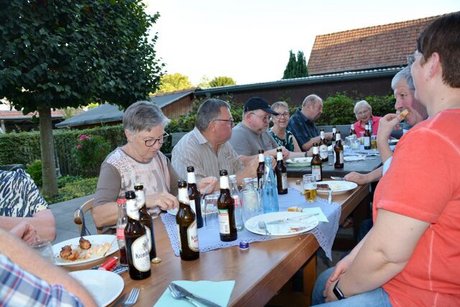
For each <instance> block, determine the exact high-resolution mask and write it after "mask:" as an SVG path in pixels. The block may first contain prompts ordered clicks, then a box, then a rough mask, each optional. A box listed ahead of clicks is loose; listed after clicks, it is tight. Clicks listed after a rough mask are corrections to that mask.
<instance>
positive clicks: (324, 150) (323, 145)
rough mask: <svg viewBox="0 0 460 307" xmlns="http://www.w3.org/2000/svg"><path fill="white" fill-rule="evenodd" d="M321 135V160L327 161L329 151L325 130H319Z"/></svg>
mask: <svg viewBox="0 0 460 307" xmlns="http://www.w3.org/2000/svg"><path fill="white" fill-rule="evenodd" d="M319 137H320V139H321V141H320V142H319V156H320V158H321V161H323V162H327V161H329V153H328V151H327V141H326V138H325V136H324V130H323V129H321V130H320V132H319Z"/></svg>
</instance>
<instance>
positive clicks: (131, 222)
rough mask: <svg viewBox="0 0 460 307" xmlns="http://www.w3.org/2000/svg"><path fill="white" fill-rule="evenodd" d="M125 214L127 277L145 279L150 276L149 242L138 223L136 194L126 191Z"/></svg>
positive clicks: (142, 227)
mask: <svg viewBox="0 0 460 307" xmlns="http://www.w3.org/2000/svg"><path fill="white" fill-rule="evenodd" d="M125 197H126V214H127V215H128V223H127V224H126V228H125V242H126V256H127V258H128V270H129V277H131V278H132V279H136V280H139V279H145V278H147V277H149V276H150V257H149V242H148V237H147V234H146V232H145V227H144V226H143V225H142V224H141V222H139V208H138V207H137V202H136V194H135V193H134V191H127V192H126V193H125Z"/></svg>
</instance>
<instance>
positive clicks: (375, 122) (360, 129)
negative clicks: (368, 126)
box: [353, 116, 381, 138]
mask: <svg viewBox="0 0 460 307" xmlns="http://www.w3.org/2000/svg"><path fill="white" fill-rule="evenodd" d="M380 118H381V117H380V116H372V135H377V131H378V130H379V122H380ZM353 126H354V127H355V132H356V136H357V137H359V138H360V137H362V136H363V135H364V130H365V129H364V128H365V126H363V125H362V124H361V121H359V120H358V121H357V122H356V123H354V124H353Z"/></svg>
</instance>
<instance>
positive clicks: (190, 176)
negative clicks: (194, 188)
mask: <svg viewBox="0 0 460 307" xmlns="http://www.w3.org/2000/svg"><path fill="white" fill-rule="evenodd" d="M187 183H196V178H195V173H193V172H190V173H187Z"/></svg>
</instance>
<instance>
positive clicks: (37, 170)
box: [26, 160, 42, 187]
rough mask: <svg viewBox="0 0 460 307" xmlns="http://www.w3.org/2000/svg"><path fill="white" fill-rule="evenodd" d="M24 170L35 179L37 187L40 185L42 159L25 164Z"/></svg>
mask: <svg viewBox="0 0 460 307" xmlns="http://www.w3.org/2000/svg"><path fill="white" fill-rule="evenodd" d="M26 172H27V173H28V174H29V175H30V177H32V179H33V180H34V181H35V184H36V185H37V186H38V187H41V186H42V161H41V160H35V161H34V162H32V163H30V164H28V165H27V169H26Z"/></svg>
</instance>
